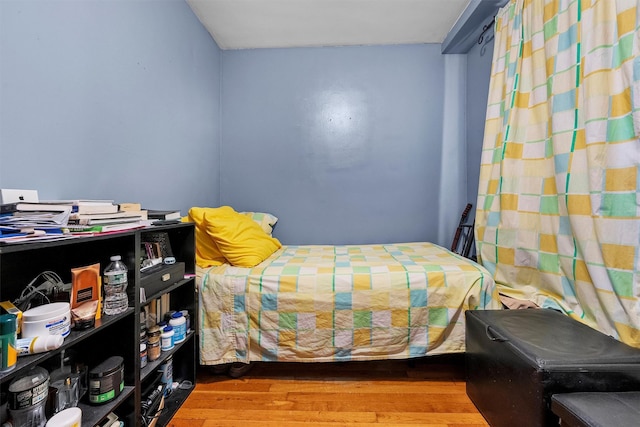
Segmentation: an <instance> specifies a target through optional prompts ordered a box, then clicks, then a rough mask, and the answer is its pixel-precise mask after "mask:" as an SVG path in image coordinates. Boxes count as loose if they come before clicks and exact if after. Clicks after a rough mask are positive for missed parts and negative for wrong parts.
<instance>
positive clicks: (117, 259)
mask: <svg viewBox="0 0 640 427" xmlns="http://www.w3.org/2000/svg"><path fill="white" fill-rule="evenodd" d="M121 259H122V257H121V256H120V255H113V256H112V257H111V261H120V260H121Z"/></svg>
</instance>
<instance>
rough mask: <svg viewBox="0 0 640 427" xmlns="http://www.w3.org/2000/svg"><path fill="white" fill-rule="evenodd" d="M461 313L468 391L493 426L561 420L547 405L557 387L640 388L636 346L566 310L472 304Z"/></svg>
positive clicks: (522, 426) (560, 389) (539, 424)
mask: <svg viewBox="0 0 640 427" xmlns="http://www.w3.org/2000/svg"><path fill="white" fill-rule="evenodd" d="M465 317H466V354H465V361H466V377H467V378H466V379H467V381H466V388H467V395H468V396H469V398H470V399H471V401H472V402H473V403H474V404H475V405H476V407H477V408H478V410H479V411H480V413H481V414H482V415H483V416H484V418H485V419H486V420H487V422H488V423H489V424H490V425H491V426H492V427H513V426H518V427H527V426H529V427H542V426H558V423H559V417H558V415H557V414H556V413H554V412H553V411H552V410H551V400H552V399H551V397H552V395H554V394H558V393H573V392H621V391H640V349H636V348H633V347H631V346H628V345H626V344H624V343H622V342H620V341H618V340H616V339H614V338H612V337H610V336H608V335H605V334H603V333H601V332H599V331H597V330H595V329H593V328H590V327H589V326H587V325H585V324H583V323H581V322H578V321H577V320H573V319H571V318H570V317H568V316H567V315H565V314H563V313H560V312H557V311H555V310H550V309H523V310H470V311H467V312H466V313H465ZM587 425H588V424H587ZM610 425H611V426H614V425H615V426H616V427H617V425H616V424H610ZM636 425H640V420H639V421H638V422H637V424H636Z"/></svg>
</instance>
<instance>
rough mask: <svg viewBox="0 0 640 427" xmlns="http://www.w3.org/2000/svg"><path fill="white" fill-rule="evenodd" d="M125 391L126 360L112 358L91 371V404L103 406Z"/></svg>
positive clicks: (116, 357)
mask: <svg viewBox="0 0 640 427" xmlns="http://www.w3.org/2000/svg"><path fill="white" fill-rule="evenodd" d="M123 389H124V360H123V359H122V357H120V356H111V357H110V358H108V359H106V360H105V361H103V362H102V363H100V364H99V365H98V366H96V367H95V368H93V369H91V371H89V403H93V404H97V405H99V404H102V403H107V402H110V401H112V400H113V399H115V398H116V397H118V396H119V395H120V393H121V392H122V390H123Z"/></svg>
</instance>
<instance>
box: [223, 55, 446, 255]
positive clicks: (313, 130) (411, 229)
mask: <svg viewBox="0 0 640 427" xmlns="http://www.w3.org/2000/svg"><path fill="white" fill-rule="evenodd" d="M222 58H223V60H222V88H223V89H222V105H223V111H222V123H223V127H222V141H223V143H222V147H221V165H220V168H221V176H222V183H221V184H222V186H221V194H220V196H221V203H222V204H229V205H231V206H233V207H234V208H236V209H240V210H259V211H267V212H271V213H273V214H275V215H276V216H278V217H279V218H280V221H279V223H278V225H277V227H276V229H275V233H274V234H275V235H276V236H277V237H278V238H280V239H281V240H282V241H283V242H284V243H287V244H331V243H341V244H342V243H374V242H375V243H384V242H402V241H419V240H431V241H435V238H436V236H437V225H436V224H437V220H438V212H437V209H438V206H437V205H438V195H439V190H438V185H439V184H438V183H439V176H440V153H441V144H442V121H443V112H442V104H443V79H444V76H443V70H444V59H443V56H442V55H441V54H440V45H407V46H386V47H385V46H372V47H363V46H358V47H331V48H305V49H259V50H236V51H224V52H223V54H222ZM452 233H453V231H452Z"/></svg>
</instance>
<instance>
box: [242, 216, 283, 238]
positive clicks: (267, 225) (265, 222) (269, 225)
mask: <svg viewBox="0 0 640 427" xmlns="http://www.w3.org/2000/svg"><path fill="white" fill-rule="evenodd" d="M240 213H241V214H242V215H246V216H248V217H249V218H251V219H252V220H254V221H255V222H257V223H258V224H260V227H262V230H263V231H264V232H265V233H267V234H268V235H269V236H271V234H272V233H273V227H275V225H276V222H278V218H276V217H275V216H273V215H271V214H270V213H266V212H240Z"/></svg>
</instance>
